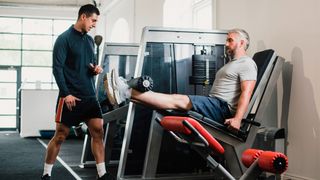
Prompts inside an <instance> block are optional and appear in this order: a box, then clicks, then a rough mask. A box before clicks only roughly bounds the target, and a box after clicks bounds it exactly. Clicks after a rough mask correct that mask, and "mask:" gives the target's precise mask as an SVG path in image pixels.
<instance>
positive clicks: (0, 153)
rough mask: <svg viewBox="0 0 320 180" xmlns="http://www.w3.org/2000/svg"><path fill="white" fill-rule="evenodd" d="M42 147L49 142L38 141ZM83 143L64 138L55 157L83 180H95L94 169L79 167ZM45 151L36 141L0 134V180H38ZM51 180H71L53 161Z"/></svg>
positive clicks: (1, 132)
mask: <svg viewBox="0 0 320 180" xmlns="http://www.w3.org/2000/svg"><path fill="white" fill-rule="evenodd" d="M41 140H42V141H43V142H44V143H45V144H47V143H48V142H49V139H41ZM82 146H83V140H82V139H79V138H68V139H67V140H66V141H65V143H64V144H63V145H62V148H61V150H60V153H59V157H60V158H61V159H62V160H63V161H64V162H65V163H66V164H67V165H68V166H69V167H70V168H71V169H72V170H73V171H74V172H75V173H76V174H77V175H78V176H79V177H80V178H81V179H83V180H94V179H96V174H97V171H96V168H95V166H93V167H91V168H80V167H79V165H80V159H81V153H82ZM45 152H46V149H45V147H44V146H43V145H42V144H41V143H40V142H39V141H38V139H37V138H21V137H20V135H19V133H17V132H4V131H0V179H6V180H13V179H15V180H19V179H23V180H35V179H40V176H41V175H42V172H43V162H44V157H45ZM51 179H52V180H73V179H75V178H74V177H73V176H72V174H71V173H70V172H69V171H68V170H67V169H66V168H65V167H64V166H63V165H62V164H61V163H60V162H59V161H56V163H55V164H54V167H53V170H52V178H51Z"/></svg>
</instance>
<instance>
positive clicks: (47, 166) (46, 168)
mask: <svg viewBox="0 0 320 180" xmlns="http://www.w3.org/2000/svg"><path fill="white" fill-rule="evenodd" d="M52 167H53V164H47V163H44V168H43V175H46V174H48V175H49V176H51V171H52Z"/></svg>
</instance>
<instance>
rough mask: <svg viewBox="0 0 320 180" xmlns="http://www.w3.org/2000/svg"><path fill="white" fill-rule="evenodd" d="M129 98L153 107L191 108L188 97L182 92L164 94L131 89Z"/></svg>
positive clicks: (185, 109)
mask: <svg viewBox="0 0 320 180" xmlns="http://www.w3.org/2000/svg"><path fill="white" fill-rule="evenodd" d="M131 100H132V101H133V102H135V103H140V104H144V105H147V106H152V107H153V108H155V109H177V110H184V111H187V110H190V109H191V108H192V104H191V101H190V99H189V97H188V96H187V95H182V94H164V93H157V92H153V91H147V92H143V93H142V92H139V91H137V90H135V89H132V90H131Z"/></svg>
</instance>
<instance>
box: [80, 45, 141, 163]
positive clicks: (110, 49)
mask: <svg viewBox="0 0 320 180" xmlns="http://www.w3.org/2000/svg"><path fill="white" fill-rule="evenodd" d="M138 48H139V45H138V44H134V43H104V45H103V49H102V52H103V53H102V54H101V55H100V56H99V65H100V66H102V65H103V63H104V62H103V61H102V60H103V58H104V57H105V56H106V55H109V56H110V55H114V56H121V55H124V56H137V55H138ZM108 70H109V69H108ZM102 80H103V77H102V75H99V76H98V77H97V78H96V81H95V85H96V88H97V91H98V82H99V81H102ZM127 111H128V105H125V106H122V107H120V108H118V109H115V110H113V111H111V112H107V113H105V114H103V115H102V118H103V121H104V125H105V126H106V128H105V135H104V145H105V162H106V164H107V165H115V164H118V161H111V160H110V156H111V149H112V147H113V136H114V133H115V130H116V124H117V122H119V121H124V120H125V119H126V116H127ZM90 137H91V136H90V135H89V134H86V135H85V138H84V143H83V149H82V155H81V164H80V166H81V167H87V166H92V165H95V164H96V162H95V161H94V159H90V155H91V154H92V152H91V145H90V144H91V138H90Z"/></svg>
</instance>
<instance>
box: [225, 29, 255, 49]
mask: <svg viewBox="0 0 320 180" xmlns="http://www.w3.org/2000/svg"><path fill="white" fill-rule="evenodd" d="M229 33H237V34H238V35H239V37H240V39H242V40H245V41H246V47H245V48H244V49H245V50H247V49H248V48H249V45H250V37H249V34H248V33H247V31H245V30H243V29H238V28H236V29H231V30H229V31H228V34H229Z"/></svg>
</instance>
